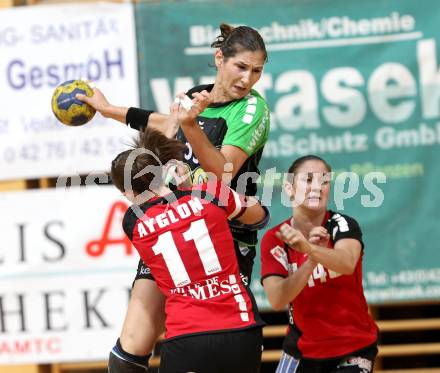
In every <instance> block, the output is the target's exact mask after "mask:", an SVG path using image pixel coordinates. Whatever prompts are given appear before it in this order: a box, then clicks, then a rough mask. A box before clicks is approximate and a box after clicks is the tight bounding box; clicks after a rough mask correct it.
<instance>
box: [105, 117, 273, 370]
mask: <svg viewBox="0 0 440 373" xmlns="http://www.w3.org/2000/svg"><path fill="white" fill-rule="evenodd" d="M180 110H182V109H180ZM139 145H140V146H139V147H138V148H137V149H133V150H128V151H125V152H123V153H121V154H119V155H118V156H117V157H116V158H115V160H114V161H113V163H112V170H111V176H112V180H113V183H114V184H115V186H116V187H117V188H118V189H119V190H121V191H122V192H123V193H124V195H125V196H126V197H127V198H128V199H129V200H130V201H131V202H133V205H132V206H131V207H130V208H129V209H128V210H127V212H126V214H125V216H124V220H123V228H124V231H125V233H126V234H127V236H128V237H129V239H130V240H131V242H132V243H133V245H134V246H135V248H136V249H137V251H138V252H139V255H140V257H141V259H142V260H143V261H144V262H145V264H146V265H148V267H149V268H150V270H151V273H152V275H153V276H154V279H155V281H156V283H157V285H158V287H159V289H160V291H161V292H162V294H163V295H164V296H165V299H166V301H165V313H166V320H165V325H166V333H165V341H164V342H163V344H162V350H161V366H160V371H161V372H165V373H167V372H170V373H171V372H189V371H193V372H225V373H226V372H228V373H230V372H232V373H233V372H237V373H242V372H258V370H259V365H260V359H261V347H262V334H261V327H262V325H263V322H262V320H261V319H260V318H259V315H258V311H257V307H256V304H255V301H254V299H253V297H252V294H251V293H250V291H249V289H248V288H247V286H245V285H244V284H243V283H242V281H241V279H240V271H239V267H238V262H237V257H236V254H235V249H234V242H233V238H232V234H231V231H230V229H229V224H228V220H233V219H238V220H239V221H240V222H241V223H243V224H257V223H260V222H262V221H265V220H267V212H266V210H265V209H263V208H262V207H261V205H260V204H259V203H257V201H256V200H255V199H253V198H252V197H248V200H246V199H245V197H244V196H242V195H239V194H238V193H236V192H235V191H233V190H232V189H230V188H229V187H227V186H226V185H224V184H223V183H221V182H219V181H208V182H207V183H204V184H201V185H198V186H193V187H191V188H181V189H177V190H176V191H171V190H170V189H169V188H168V187H167V186H165V182H164V178H165V177H164V172H163V167H161V165H162V164H166V163H169V162H170V161H172V160H173V159H177V160H181V159H182V157H183V149H184V145H183V144H182V143H181V142H179V141H178V140H174V139H168V138H166V137H165V136H164V135H162V134H161V133H159V132H157V131H154V130H148V129H146V130H145V132H142V133H141V140H140V144H139ZM149 149H150V150H149ZM225 356H227V358H225ZM117 357H118V358H119V359H117ZM123 357H124V356H122V358H123ZM113 358H114V360H115V361H114V362H115V364H123V363H124V362H123V360H124V359H122V360H121V358H120V356H116V355H115V354H113ZM130 363H133V362H130ZM113 368H114V369H115V370H117V367H115V366H113ZM121 371H124V369H121Z"/></svg>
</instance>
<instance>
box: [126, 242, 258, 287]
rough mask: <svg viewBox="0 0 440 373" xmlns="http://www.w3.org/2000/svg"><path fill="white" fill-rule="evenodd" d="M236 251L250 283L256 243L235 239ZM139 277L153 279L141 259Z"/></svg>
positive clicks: (245, 282) (247, 283)
mask: <svg viewBox="0 0 440 373" xmlns="http://www.w3.org/2000/svg"><path fill="white" fill-rule="evenodd" d="M234 247H235V253H236V254H237V260H238V266H239V268H240V275H241V280H242V282H243V284H245V285H249V284H250V282H251V275H252V267H253V266H254V259H255V254H256V252H255V245H254V244H246V243H243V242H241V241H234ZM139 279H148V280H153V281H154V277H153V275H152V274H151V271H150V268H148V266H146V265H145V264H144V262H143V261H142V260H139V263H138V268H137V272H136V277H135V279H134V281H136V280H139Z"/></svg>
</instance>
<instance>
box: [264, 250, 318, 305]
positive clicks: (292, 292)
mask: <svg viewBox="0 0 440 373" xmlns="http://www.w3.org/2000/svg"><path fill="white" fill-rule="evenodd" d="M315 266H316V262H314V261H313V260H311V259H310V258H309V259H307V260H306V261H305V262H304V263H303V265H302V266H301V267H299V268H298V270H297V271H295V272H294V273H291V274H289V275H288V276H287V277H286V278H283V277H280V276H268V277H266V278H264V279H263V288H264V292H265V293H266V296H267V299H268V300H269V303H270V304H271V306H272V308H273V309H274V310H275V311H281V310H282V309H283V308H284V307H285V306H286V305H287V304H289V303H290V302H291V301H292V300H294V299H295V298H296V297H297V296H298V294H299V293H301V291H302V290H303V289H304V287H305V286H306V285H307V282H308V281H309V277H310V275H311V274H312V273H313V269H314V268H315Z"/></svg>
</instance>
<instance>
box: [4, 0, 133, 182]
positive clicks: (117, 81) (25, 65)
mask: <svg viewBox="0 0 440 373" xmlns="http://www.w3.org/2000/svg"><path fill="white" fill-rule="evenodd" d="M0 55H1V58H0V87H1V89H0V102H1V103H2V105H1V108H2V109H1V112H0V180H5V179H31V178H38V177H45V176H57V175H60V174H87V173H89V172H91V171H106V170H108V165H109V163H110V161H111V159H112V158H113V157H114V155H115V154H117V153H118V152H119V151H120V150H122V149H123V148H124V147H125V145H126V144H127V142H128V141H129V139H130V135H131V131H130V130H129V129H127V128H125V127H124V126H123V125H118V124H117V123H115V122H114V121H112V120H107V119H105V118H103V117H102V116H101V115H99V114H97V115H96V116H95V117H94V119H93V120H92V121H91V122H89V123H88V124H86V125H85V126H83V127H76V128H72V127H67V126H64V125H62V124H61V123H59V122H57V120H56V119H55V117H54V115H53V114H52V111H51V105H50V104H51V96H52V93H53V91H54V89H55V87H56V86H57V85H58V84H60V83H62V82H64V81H66V80H71V79H81V78H87V79H89V80H92V81H94V82H95V83H96V85H97V86H98V88H100V89H102V90H103V92H104V93H105V94H106V96H107V97H108V99H109V100H110V101H113V102H117V103H118V104H120V105H127V106H131V105H136V104H137V103H138V84H137V83H138V79H137V61H136V39H135V26H134V16H133V7H132V5H131V4H111V3H108V4H106V3H100V4H98V3H97V4H92V3H90V4H69V5H49V6H32V7H31V6H29V7H17V8H11V9H6V10H1V11H0Z"/></svg>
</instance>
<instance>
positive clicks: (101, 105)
mask: <svg viewBox="0 0 440 373" xmlns="http://www.w3.org/2000/svg"><path fill="white" fill-rule="evenodd" d="M75 97H76V98H77V99H78V100H80V101H83V102H86V103H87V104H89V105H90V106H92V107H93V108H94V109H95V110H96V111H98V112H100V113H101V115H102V116H104V117H108V115H107V114H108V112H109V108H110V107H111V106H112V105H111V104H110V103H109V102H108V101H107V99H106V98H105V96H104V94H103V93H102V92H101V91H100V90H99V89H98V88H93V96H90V97H87V96H86V95H83V94H80V93H78V94H77V95H76V96H75Z"/></svg>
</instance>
